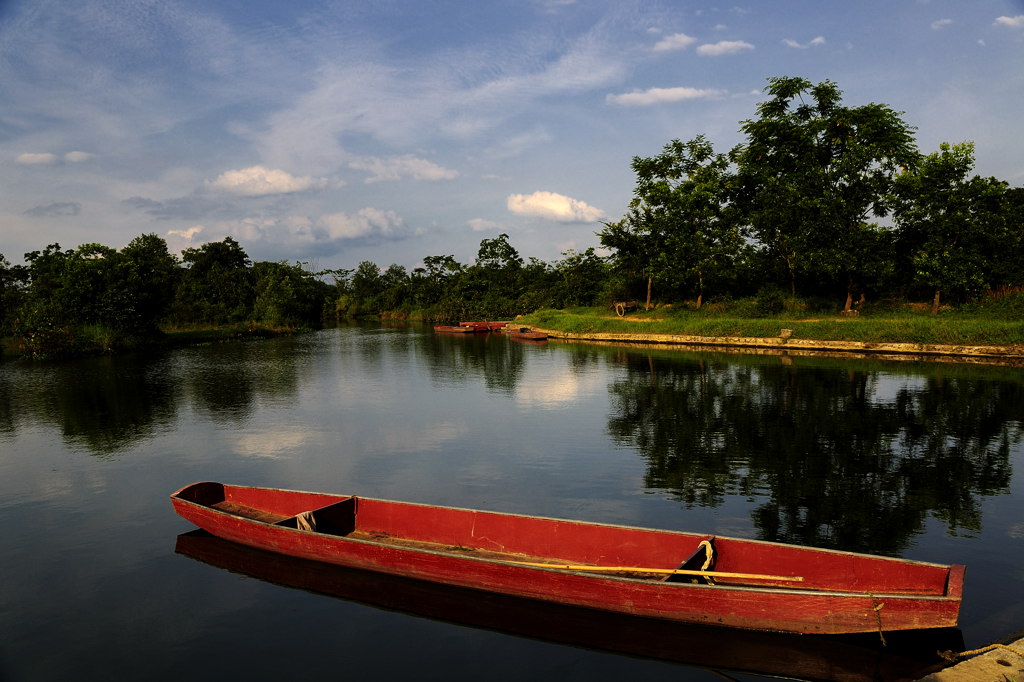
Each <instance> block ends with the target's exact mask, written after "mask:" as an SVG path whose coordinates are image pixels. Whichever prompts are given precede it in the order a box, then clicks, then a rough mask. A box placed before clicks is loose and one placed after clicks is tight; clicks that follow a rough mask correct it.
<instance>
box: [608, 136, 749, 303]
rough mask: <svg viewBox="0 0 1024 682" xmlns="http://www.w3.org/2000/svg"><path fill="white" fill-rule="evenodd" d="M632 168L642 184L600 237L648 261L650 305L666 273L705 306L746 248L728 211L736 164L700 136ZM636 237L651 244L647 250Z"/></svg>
mask: <svg viewBox="0 0 1024 682" xmlns="http://www.w3.org/2000/svg"><path fill="white" fill-rule="evenodd" d="M632 166H633V171H634V172H635V173H636V177H637V180H636V189H635V190H634V196H633V200H632V201H631V202H630V209H629V213H628V214H627V215H626V217H625V218H624V219H623V220H622V221H620V222H619V223H617V224H614V225H607V226H606V228H605V230H603V231H602V232H600V233H599V236H600V237H601V242H602V244H604V245H605V246H607V247H609V248H616V249H617V250H619V251H622V252H623V256H624V257H625V258H626V259H627V260H628V261H630V262H631V264H632V263H634V262H635V263H636V264H640V263H639V261H640V260H641V259H647V263H646V266H645V267H644V269H646V271H647V274H648V277H647V282H648V291H647V305H648V306H650V293H651V292H650V288H651V287H650V285H651V283H652V281H653V279H654V277H655V276H656V275H660V276H661V278H662V279H663V280H665V281H670V282H676V283H679V284H682V285H684V286H685V285H687V284H689V285H690V286H692V287H693V288H694V289H695V290H696V294H697V307H698V308H699V307H700V306H701V303H702V301H703V299H704V293H705V290H706V289H707V287H708V286H709V285H710V284H713V283H716V282H718V281H721V280H722V279H723V278H724V277H725V276H726V274H727V273H728V272H729V271H730V270H731V268H732V263H733V260H734V259H735V257H736V255H737V254H738V253H739V251H740V247H741V238H740V235H739V232H738V230H737V229H736V225H735V223H734V222H733V221H732V220H731V218H730V211H729V202H728V194H727V190H728V188H729V183H730V177H731V175H730V168H729V166H730V163H729V159H728V157H727V156H726V155H725V154H719V153H715V151H714V148H713V146H712V144H711V143H710V142H709V141H708V140H707V138H705V137H704V136H703V135H698V136H697V137H695V138H694V139H692V140H690V141H688V142H681V141H680V140H672V141H671V142H669V143H668V144H666V145H665V147H664V149H663V150H662V153H661V154H659V155H657V156H654V157H651V158H642V157H634V159H633V164H632ZM636 239H642V240H644V241H646V242H648V244H647V245H646V246H645V247H640V246H639V245H637V244H635V243H633V242H634V241H635V240H636ZM634 267H635V265H634ZM642 267H643V266H642Z"/></svg>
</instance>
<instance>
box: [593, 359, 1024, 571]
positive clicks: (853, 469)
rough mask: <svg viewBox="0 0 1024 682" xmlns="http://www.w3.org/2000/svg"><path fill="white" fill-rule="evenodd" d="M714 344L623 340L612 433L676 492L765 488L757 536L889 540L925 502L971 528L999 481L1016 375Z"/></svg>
mask: <svg viewBox="0 0 1024 682" xmlns="http://www.w3.org/2000/svg"><path fill="white" fill-rule="evenodd" d="M721 357H722V359H716V356H715V355H711V354H707V355H686V356H685V357H680V356H678V355H677V356H674V357H667V356H662V357H658V356H657V355H654V354H648V355H642V354H621V355H619V359H620V360H621V361H622V362H623V363H625V364H626V365H627V366H628V367H629V370H630V371H629V372H627V373H624V374H622V375H620V378H618V379H617V380H616V381H615V382H614V383H613V384H612V386H611V387H610V391H611V395H612V408H611V410H612V414H611V415H610V417H609V420H608V429H609V433H610V435H611V437H612V438H613V439H615V440H616V441H617V442H618V443H620V444H623V445H628V446H631V447H635V448H636V449H638V450H639V452H640V453H641V455H642V456H643V457H644V459H645V460H646V462H647V473H646V484H647V486H648V487H651V488H659V489H664V490H667V491H669V492H670V493H671V494H672V495H673V496H674V497H675V498H677V499H678V500H680V501H681V502H683V503H684V504H685V505H687V506H709V507H717V506H720V505H722V504H723V503H724V501H725V499H726V497H727V496H744V497H749V498H751V499H754V500H758V501H760V500H763V502H762V503H761V504H760V505H759V506H757V507H756V509H755V510H754V512H753V522H754V524H755V526H756V527H757V529H758V531H759V535H760V537H761V538H762V539H765V540H773V541H781V542H792V543H798V544H807V545H814V546H819V547H833V548H837V549H845V550H855V551H864V552H872V553H880V554H899V553H900V552H901V551H902V550H903V549H905V548H906V547H907V545H908V543H909V542H910V540H911V538H912V537H913V536H914V535H915V534H917V533H919V532H921V531H922V530H923V527H924V524H925V522H926V520H927V519H928V517H929V516H931V517H934V518H936V519H939V520H941V521H942V522H944V523H945V524H946V526H947V528H948V529H949V532H951V533H968V534H971V533H975V532H978V531H980V529H981V514H980V498H981V497H982V496H987V495H996V494H1000V493H1005V492H1007V491H1008V486H1009V482H1010V477H1011V465H1010V452H1011V449H1012V448H1013V446H1015V445H1018V444H1020V442H1021V439H1022V412H1024V387H1022V385H1021V384H1020V383H1018V382H1016V381H1002V380H999V379H998V378H994V377H993V378H991V379H985V378H980V379H979V378H978V376H977V375H973V376H970V378H960V377H958V376H957V368H955V367H952V366H951V367H943V366H938V367H928V368H927V369H922V367H921V366H918V365H914V366H910V365H908V366H906V367H900V368H899V369H898V370H897V371H899V372H900V373H899V374H896V373H894V372H893V369H892V365H877V364H876V365H875V366H874V368H867V365H865V367H866V368H865V369H863V370H862V369H854V368H852V367H853V365H851V364H850V363H849V362H846V363H841V362H838V361H837V362H834V363H830V362H829V361H823V360H817V361H812V360H807V361H799V362H797V363H796V364H794V363H793V362H792V361H791V360H790V359H789V358H783V359H782V361H780V359H779V358H754V357H750V358H747V359H746V360H740V359H739V358H738V357H737V356H733V355H730V356H721ZM726 357H727V358H728V359H725V358H726ZM879 367H885V368H886V370H885V371H882V370H880V369H878V368H879ZM912 371H919V372H920V373H917V374H912V373H911V372H912ZM944 372H945V373H944ZM883 393H884V394H885V395H883Z"/></svg>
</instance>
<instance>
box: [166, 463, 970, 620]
mask: <svg viewBox="0 0 1024 682" xmlns="http://www.w3.org/2000/svg"><path fill="white" fill-rule="evenodd" d="M171 497H172V503H173V505H174V508H175V510H176V511H177V513H178V514H179V515H180V516H182V517H183V518H185V519H186V520H188V521H190V522H191V523H193V524H195V525H196V526H198V527H200V528H202V529H204V530H206V531H208V532H209V533H211V534H213V535H216V536H218V537H221V538H224V539H226V540H230V541H233V542H238V543H241V544H244V545H248V546H251V547H256V548H259V549H265V550H268V551H272V552H278V553H281V554H285V555H289V556H295V557H300V558H304V559H312V560H314V561H322V562H327V563H331V564H336V565H340V566H349V567H353V568H359V569H364V570H370V571H378V572H382V573H387V574H391V575H399V576H405V577H411V578H416V579H419V580H427V581H432V582H438V583H444V584H449V585H456V586H460V587H468V588H472V589H477V590H484V591H487V592H495V593H499V594H506V595H511V596H516V597H525V598H529V599H537V600H541V601H548V602H555V603H560V604H567V605H572V606H581V607H587V608H594V609H602V610H607V611H612V612H616V613H624V614H628V615H634V616H643V617H648V618H661V619H667V620H673V621H682V622H692V623H705V624H713V625H722V626H727V627H737V628H745V629H754V630H774V631H780V632H797V633H818V634H842V633H854V632H871V631H893V630H908V629H922V628H945V627H954V626H955V625H956V622H957V617H958V613H959V607H960V598H961V589H962V582H963V573H964V568H963V567H962V566H940V565H937V564H928V563H923V562H912V561H906V560H901V559H891V558H885V557H873V556H867V555H861V554H854V553H849V552H835V551H830V550H817V549H812V548H803V547H795V546H791V545H780V544H776V543H766V542H758V541H753V540H742V539H733V538H722V537H717V538H714V542H715V546H716V549H717V555H718V556H717V564H716V566H715V570H716V571H717V572H719V573H721V574H726V573H729V572H736V571H741V572H744V573H751V574H753V573H756V574H758V575H763V576H768V577H767V578H759V579H750V580H747V582H746V584H728V583H727V582H726V581H722V580H716V584H695V583H689V582H662V581H658V580H651V579H645V578H643V577H637V576H636V575H633V574H626V575H607V574H604V573H600V574H598V573H592V572H588V571H584V570H575V569H565V568H559V567H557V566H554V565H552V566H533V565H525V563H519V561H520V559H524V560H526V563H533V562H531V561H530V559H531V558H538V557H544V558H545V560H557V561H560V562H565V563H566V565H581V564H590V565H593V564H597V565H601V566H609V567H611V566H614V567H619V566H627V567H648V566H655V567H663V568H665V569H670V568H675V566H677V565H678V564H679V561H680V557H681V555H684V554H685V555H689V554H690V553H691V551H692V550H693V548H695V547H696V546H697V545H698V544H699V543H700V542H701V541H702V540H706V539H709V537H710V536H706V535H700V534H692V533H679V532H672V531H656V530H650V529H641V528H631V527H626V526H613V525H606V524H594V523H583V522H578V521H564V520H558V519H546V518H541V517H532V516H521V515H515V514H499V513H494V512H483V511H476V510H467V509H456V508H451V507H434V506H428V505H417V504H409V503H402V502H392V501H387V500H376V499H372V498H362V497H358V498H357V497H355V496H345V495H325V494H321V493H304V492H296V491H286V490H277V489H269V488H250V487H241V486H229V485H222V484H219V483H197V484H193V485H192V486H187V487H185V488H182V489H181V490H179V491H177V492H176V493H174V494H173V495H172V496H171ZM239 509H242V510H247V511H246V513H248V514H250V516H246V515H244V514H240V513H238V511H237V510H239ZM253 510H256V511H258V513H257V514H255V515H256V516H258V518H253V517H252V515H253V514H254V511H253ZM310 510H316V512H315V515H317V516H319V517H320V519H319V520H320V523H319V525H318V526H317V531H309V530H302V529H300V528H298V527H290V526H292V525H295V524H296V518H297V515H301V514H303V513H304V512H309V511H310ZM260 514H262V516H260ZM755 568H756V569H758V570H756V571H754V570H751V569H755ZM787 575H788V576H798V575H799V576H801V577H802V578H803V582H802V583H800V587H798V588H794V587H793V583H791V582H787V581H786V580H784V579H783V576H787ZM771 576H776V577H777V579H772V578H771Z"/></svg>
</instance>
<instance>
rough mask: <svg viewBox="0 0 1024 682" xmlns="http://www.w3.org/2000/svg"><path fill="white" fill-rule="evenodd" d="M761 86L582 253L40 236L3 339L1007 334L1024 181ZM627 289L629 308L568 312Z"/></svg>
mask: <svg viewBox="0 0 1024 682" xmlns="http://www.w3.org/2000/svg"><path fill="white" fill-rule="evenodd" d="M766 94H767V99H766V100H765V101H764V102H763V103H762V104H760V105H759V106H758V108H757V117H756V118H753V119H751V120H748V121H743V122H741V123H740V130H741V132H742V133H743V134H744V135H745V141H744V142H743V143H741V144H739V145H737V146H736V147H734V148H733V149H731V150H729V151H727V152H717V151H715V149H714V146H713V144H712V143H711V141H709V140H708V139H706V138H705V137H704V136H703V135H698V136H697V137H695V138H693V139H691V140H689V141H685V142H684V141H680V140H672V141H670V142H669V143H667V144H666V145H665V147H664V149H663V150H662V152H661V153H660V154H658V155H656V156H654V157H650V158H643V157H636V158H634V159H633V162H632V168H633V171H634V173H635V175H636V186H635V189H634V196H633V200H632V202H631V203H630V206H629V208H628V210H627V212H626V214H625V215H624V216H623V217H622V218H621V219H620V220H618V221H615V222H608V223H605V224H603V226H602V228H601V229H600V230H599V231H598V232H597V237H598V241H599V243H600V251H599V250H598V249H597V248H594V247H591V248H587V249H585V250H583V251H575V250H570V251H566V252H564V253H563V254H562V258H561V259H560V260H558V261H556V262H554V263H547V262H544V261H541V260H538V259H536V258H529V259H524V258H523V257H522V256H521V255H520V254H519V252H518V251H517V250H516V249H515V247H514V246H513V245H512V243H511V242H510V240H509V236H508V235H507V234H500V235H498V236H496V237H493V238H487V239H484V240H483V241H481V243H480V247H479V250H478V252H477V257H476V260H475V262H473V263H468V264H467V263H460V262H458V261H457V260H456V259H455V258H454V256H453V255H444V254H441V255H433V256H425V257H424V258H423V259H422V262H421V263H420V264H418V265H417V266H416V267H415V268H413V269H412V270H411V271H409V270H407V269H406V267H404V266H402V265H398V264H392V265H390V266H388V267H386V268H384V267H380V266H379V265H378V264H376V263H373V262H370V261H364V262H362V263H359V264H358V266H357V267H356V268H355V269H352V270H324V271H315V270H314V269H313V268H311V267H310V266H309V264H307V263H287V262H284V261H282V262H256V263H254V262H252V261H251V260H250V259H249V257H248V255H247V254H246V252H245V251H244V249H243V247H242V245H240V244H239V243H237V242H236V241H235V240H234V239H232V238H230V237H228V238H225V239H224V240H223V241H221V242H210V243H206V244H203V245H201V246H199V247H196V248H190V249H185V250H184V251H183V252H182V253H181V255H180V257H179V256H175V255H172V254H171V253H169V251H168V248H167V244H166V242H165V241H164V240H163V239H162V238H160V237H158V236H157V235H153V234H147V235H141V236H139V237H138V238H136V239H135V240H133V241H132V242H131V243H129V244H128V245H127V246H125V247H124V248H122V249H120V250H115V249H113V248H110V247H108V246H104V245H100V244H84V245H81V246H79V247H77V248H75V249H69V250H64V249H62V248H61V247H60V245H59V244H51V245H49V246H47V247H46V248H45V249H43V250H41V251H33V252H31V253H28V254H25V264H24V265H12V264H11V263H10V262H9V261H8V260H6V259H5V258H4V257H3V255H2V254H0V337H4V338H5V339H6V341H5V347H7V348H11V347H16V348H18V349H19V350H20V351H21V352H24V353H26V354H28V355H30V356H33V357H57V356H65V355H75V354H82V353H109V352H116V351H119V350H130V349H135V348H142V347H149V346H152V345H153V344H157V343H166V341H167V332H168V331H169V330H176V335H177V337H178V338H179V339H180V338H190V336H189V335H190V334H192V335H194V334H196V332H195V330H209V329H211V328H220V329H227V330H228V331H227V332H225V333H227V334H228V336H230V337H235V336H239V335H241V336H245V335H261V334H267V333H275V332H277V331H281V330H285V331H287V330H292V329H297V328H309V327H316V326H319V325H321V324H324V323H333V322H336V321H339V320H343V319H348V318H360V317H377V318H381V317H393V318H404V319H411V320H422V321H438V322H440V321H445V322H452V321H460V320H465V319H490V320H497V319H513V318H515V317H516V316H518V315H528V314H531V313H533V314H534V315H533V317H531V318H529V319H531V320H536V321H537V322H536V323H537V324H538V325H539V326H548V327H549V328H556V329H561V330H565V331H573V330H575V329H577V328H579V329H582V328H583V327H586V328H587V329H588V330H591V331H594V330H595V329H594V327H595V326H607V327H609V328H611V327H612V326H614V325H626V324H632V325H641V326H643V327H644V328H645V329H646V330H648V331H649V332H651V333H673V334H691V335H700V336H774V335H777V334H778V333H779V332H778V327H779V321H780V320H787V321H788V322H787V324H786V325H785V326H786V327H793V326H798V327H799V334H800V336H802V337H804V338H821V339H835V340H864V341H894V342H896V341H911V342H919V343H977V344H995V345H1006V344H1018V343H1020V342H1021V341H1020V339H1019V338H1018V337H1019V330H1018V329H1017V328H1016V326H1015V325H1016V324H1017V322H1018V321H1019V320H1021V319H1022V318H1024V302H1022V301H1024V293H1022V292H1024V230H1022V227H1024V225H1022V223H1024V188H1020V187H1018V188H1011V187H1010V186H1009V185H1008V184H1007V183H1006V182H1003V181H1001V180H997V179H996V178H991V177H989V178H984V177H980V176H978V175H976V174H972V171H973V167H974V158H973V155H974V148H973V145H972V144H971V143H969V142H961V143H954V144H942V145H940V148H939V150H937V151H935V152H931V153H922V152H921V151H919V150H918V148H917V146H916V144H915V142H914V138H913V131H914V129H913V127H912V126H910V125H908V124H907V123H906V122H904V121H903V120H902V118H901V116H900V114H899V113H898V112H895V111H893V110H892V109H890V108H889V107H887V106H885V105H881V104H867V105H862V106H855V107H851V106H847V105H844V104H843V103H842V100H841V92H840V91H839V89H838V87H837V86H836V85H835V84H834V83H831V82H829V81H825V82H823V83H819V84H817V85H815V84H812V83H811V82H809V81H806V80H804V79H800V78H773V79H770V80H769V85H768V87H767V88H766ZM915 301H917V302H924V303H925V304H926V310H925V311H924V313H922V312H919V311H915V310H913V306H912V302H915ZM627 302H628V303H631V304H633V305H630V306H628V307H630V308H631V309H637V308H639V309H641V310H642V311H644V313H643V314H640V315H630V316H629V320H628V321H627V320H625V319H618V318H619V317H620V316H618V315H606V314H604V313H603V312H598V313H595V312H589V313H586V314H580V313H579V312H574V309H577V310H578V309H585V308H590V309H597V310H598V311H602V310H605V309H608V308H609V307H611V309H614V304H615V303H620V304H626V303H627ZM626 307H627V306H626V305H620V306H619V312H623V311H624V309H625V308H626ZM552 310H563V311H566V312H563V313H560V314H556V313H552V312H549V311H552ZM537 311H542V312H537ZM929 313H930V314H929ZM623 317H624V316H623ZM545 321H546V324H545ZM655 328H662V329H664V330H665V331H664V332H660V331H659V332H654V331H653V330H654V329H655ZM204 333H205V334H206V335H207V336H208V335H209V333H210V332H209V331H206V332H204Z"/></svg>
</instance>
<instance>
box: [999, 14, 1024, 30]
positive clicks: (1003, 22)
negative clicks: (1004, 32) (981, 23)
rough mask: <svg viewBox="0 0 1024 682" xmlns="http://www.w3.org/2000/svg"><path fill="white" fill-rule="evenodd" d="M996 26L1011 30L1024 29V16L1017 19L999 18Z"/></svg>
mask: <svg viewBox="0 0 1024 682" xmlns="http://www.w3.org/2000/svg"><path fill="white" fill-rule="evenodd" d="M996 26H1008V27H1010V28H1024V14H1018V15H1017V16H1015V17H998V18H997V19H996Z"/></svg>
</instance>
